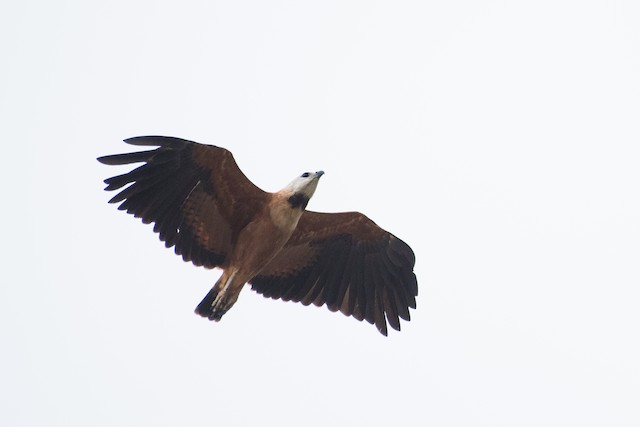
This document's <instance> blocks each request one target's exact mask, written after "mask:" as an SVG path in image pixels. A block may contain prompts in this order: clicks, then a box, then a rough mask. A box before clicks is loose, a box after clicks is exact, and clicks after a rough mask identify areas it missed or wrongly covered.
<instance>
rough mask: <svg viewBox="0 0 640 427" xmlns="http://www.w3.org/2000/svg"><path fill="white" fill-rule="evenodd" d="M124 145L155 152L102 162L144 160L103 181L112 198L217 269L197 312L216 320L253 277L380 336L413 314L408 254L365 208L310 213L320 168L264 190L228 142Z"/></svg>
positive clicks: (152, 140)
mask: <svg viewBox="0 0 640 427" xmlns="http://www.w3.org/2000/svg"><path fill="white" fill-rule="evenodd" d="M125 142H126V143H128V144H132V145H140V146H155V147H158V148H156V149H154V150H147V151H141V152H135V153H126V154H116V155H111V156H104V157H100V158H98V160H99V161H100V162H102V163H105V164H108V165H122V164H130V163H139V162H141V163H143V164H142V165H141V166H139V167H138V168H136V169H134V170H132V171H130V172H128V173H126V174H124V175H119V176H115V177H112V178H108V179H106V180H105V183H106V184H107V187H106V188H105V189H106V190H108V191H113V190H120V192H119V193H118V194H116V196H115V197H113V198H112V199H111V200H110V201H109V202H110V203H118V202H122V203H121V204H120V206H119V207H118V209H120V210H125V211H127V213H130V214H133V215H134V216H135V217H138V218H142V221H143V222H144V223H146V224H149V223H155V225H154V228H153V230H154V231H155V232H156V233H158V234H159V237H160V240H162V241H164V242H165V246H166V247H172V246H173V247H175V252H176V254H178V255H181V256H182V258H183V259H184V260H185V261H190V262H192V263H193V264H195V265H197V266H204V267H206V268H214V267H219V268H221V269H222V270H223V274H222V276H221V277H220V279H219V280H218V282H217V283H216V284H215V286H214V287H213V288H212V289H211V291H210V292H209V293H208V294H207V296H206V297H205V298H204V299H203V300H202V302H201V303H200V304H199V305H198V307H197V308H196V313H197V314H199V315H201V316H203V317H207V318H209V319H211V320H216V321H217V320H220V318H221V317H222V316H223V315H224V313H226V311H227V310H229V308H231V306H232V305H233V304H234V303H235V301H236V300H237V298H238V295H239V293H240V291H241V290H242V288H243V286H244V285H245V284H246V283H250V284H251V287H252V289H254V290H255V291H257V292H258V293H261V294H263V295H264V296H266V297H270V298H274V299H282V300H284V301H295V302H302V303H303V304H304V305H309V304H311V303H313V304H315V305H317V306H321V305H324V304H326V305H327V307H328V308H329V309H330V310H331V311H338V310H340V311H341V312H342V313H344V314H345V315H347V316H353V317H354V318H356V319H358V320H363V319H364V320H367V321H368V322H369V323H372V324H375V325H376V327H377V328H378V330H379V331H380V332H381V333H382V334H384V335H386V334H387V322H388V323H389V325H390V326H391V327H392V328H394V329H396V330H400V320H399V319H404V320H409V319H410V316H409V308H415V307H416V300H415V298H416V296H417V294H418V286H417V282H416V277H415V275H414V273H413V266H414V263H415V258H414V254H413V251H412V250H411V248H410V247H409V246H408V245H407V244H406V243H404V242H403V241H402V240H400V239H398V238H397V237H395V236H394V235H392V234H391V233H389V232H387V231H385V230H383V229H382V228H380V227H378V226H377V225H376V224H375V223H374V222H373V221H371V220H370V219H369V218H367V217H366V216H364V215H363V214H361V213H358V212H345V213H318V212H311V211H306V210H305V208H306V205H307V202H308V200H309V199H310V198H311V196H312V195H313V193H314V191H315V189H316V186H317V183H318V180H319V179H320V177H321V176H322V175H323V172H322V171H320V172H316V173H308V172H307V173H304V174H303V175H302V176H300V177H298V178H296V179H295V180H294V181H293V182H292V183H291V184H289V185H288V186H287V187H285V188H284V189H283V190H281V191H279V192H276V193H268V192H265V191H263V190H261V189H259V188H258V187H256V186H255V185H254V184H253V183H252V182H251V181H249V180H248V179H247V177H246V176H245V175H244V174H243V173H242V172H241V171H240V169H239V168H238V165H237V164H236V162H235V160H234V159H233V156H232V155H231V153H230V152H229V151H227V150H225V149H224V148H220V147H216V146H212V145H203V144H198V143H196V142H192V141H187V140H184V139H179V138H171V137H163V136H144V137H136V138H131V139H127V140H125ZM123 187H126V188H124V189H122V188H123Z"/></svg>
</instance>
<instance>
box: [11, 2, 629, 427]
mask: <svg viewBox="0 0 640 427" xmlns="http://www.w3.org/2000/svg"><path fill="white" fill-rule="evenodd" d="M0 48H1V52H2V66H1V67H0V123H1V125H0V128H1V130H2V140H3V142H2V147H3V156H2V168H0V174H1V175H2V176H1V182H2V198H3V202H2V206H3V210H2V214H1V215H2V217H1V218H2V223H3V224H4V227H3V228H4V233H3V241H4V244H3V245H2V249H1V250H2V285H1V286H0V340H1V342H2V350H1V351H0V408H1V409H0V424H1V425H3V426H45V425H46V426H88V425H89V426H129V425H131V426H142V425H150V426H151V425H153V426H178V425H224V426H241V425H279V426H300V425H309V426H327V425H354V426H358V425H372V426H378V425H387V426H388V425H429V426H541V425H544V426H567V425H579V426H605V425H606V426H614V425H615V426H637V425H639V424H640V413H639V409H638V402H640V368H639V365H640V364H639V362H638V361H639V360H640V344H639V341H638V335H639V334H638V328H639V325H640V310H639V309H638V306H639V303H640V267H639V261H640V226H639V218H640V201H639V186H640V145H639V140H640V125H639V123H640V122H639V117H640V3H638V2H637V1H627V2H625V1H562V0H554V1H535V2H506V1H438V2H427V1H415V2H403V1H396V2H391V1H387V2H383V1H371V0H367V1H344V0H341V1H321V2H320V1H319V2H308V1H304V2H303V1H298V2H296V1H268V2H267V1H229V2H217V1H181V2H168V1H147V2H136V1H110V2H86V1H77V0H75V1H74V0H60V1H55V2H53V1H42V0H41V1H8V2H3V3H2V6H0ZM145 134H163V135H172V136H180V137H183V138H188V139H192V140H196V141H199V142H203V143H209V144H216V145H220V146H223V147H226V148H228V149H230V150H231V151H232V152H233V153H234V155H235V157H236V160H237V162H238V163H239V165H240V167H241V168H242V170H243V171H244V172H245V173H246V175H247V176H248V177H249V178H250V179H251V180H253V181H254V182H255V183H256V184H258V185H259V186H260V187H262V188H263V189H265V190H269V191H275V190H278V189H279V188H281V187H282V186H284V185H285V184H287V183H288V182H289V181H290V180H291V179H292V178H293V177H294V176H296V175H298V174H299V173H301V172H304V171H306V170H319V169H323V170H324V171H326V175H325V176H324V177H323V179H322V181H321V183H320V185H319V187H318V190H317V192H316V195H315V196H314V198H313V200H312V201H311V203H310V205H309V208H310V209H313V210H318V211H345V210H358V211H361V212H364V213H366V214H367V215H368V216H369V217H371V218H372V219H373V220H374V221H376V222H377V223H378V224H379V225H381V226H382V227H384V228H386V229H388V230H390V231H392V232H393V233H394V234H396V235H397V236H399V237H400V238H402V239H403V240H405V241H406V242H407V243H409V244H410V245H411V246H412V248H413V249H414V251H415V253H416V258H417V263H416V267H415V272H416V274H417V276H418V281H419V286H420V294H419V297H418V309H417V310H415V311H413V312H412V321H411V322H409V323H406V322H405V323H403V325H402V327H403V330H402V332H400V333H397V332H394V331H391V332H390V336H389V337H388V338H384V337H382V336H381V335H380V334H379V333H378V332H377V331H376V329H375V327H373V326H371V325H369V324H367V323H359V322H357V321H355V320H354V319H351V318H346V317H344V316H342V315H340V314H335V313H330V312H329V311H328V310H327V309H326V308H316V307H304V306H302V305H298V304H293V303H283V302H281V301H273V300H267V299H264V298H263V297H262V296H260V295H257V294H255V293H253V292H251V291H250V290H248V289H245V291H244V292H243V293H242V295H241V296H240V300H239V301H238V303H237V304H236V305H235V306H234V307H233V309H232V310H231V311H230V312H229V313H228V314H227V315H226V316H225V317H224V319H223V320H222V321H221V322H220V323H218V324H214V323H210V322H208V321H205V320H203V319H202V318H200V317H198V316H196V315H194V314H193V309H194V308H195V306H196V305H197V304H198V303H199V302H200V300H201V299H202V298H203V297H204V295H205V294H206V293H207V291H208V290H209V288H210V287H211V286H212V285H213V283H214V282H215V280H216V279H217V277H218V275H219V273H218V272H217V271H206V270H204V269H198V268H195V267H193V266H192V265H190V264H187V263H184V262H182V260H181V259H180V258H178V257H176V256H175V255H174V254H173V252H172V251H171V250H167V249H165V248H164V245H163V244H161V243H160V242H159V241H158V238H157V236H156V235H154V234H153V233H152V232H151V227H150V226H143V225H142V224H141V223H140V221H139V220H136V219H134V218H133V217H130V216H128V215H125V214H123V213H121V212H119V211H117V210H116V209H115V207H114V206H110V205H108V204H107V200H108V199H109V198H110V197H111V196H110V195H109V194H107V193H105V192H103V191H102V188H103V184H102V182H101V181H102V179H104V178H106V177H108V176H112V175H114V174H117V173H121V172H124V171H125V170H126V169H118V168H114V167H107V166H104V165H101V164H99V163H98V162H96V161H95V158H96V157H97V156H100V155H104V154H112V153H116V152H122V151H125V150H128V149H129V147H128V146H125V144H123V143H122V142H121V140H122V139H124V138H127V137H131V136H137V135H145Z"/></svg>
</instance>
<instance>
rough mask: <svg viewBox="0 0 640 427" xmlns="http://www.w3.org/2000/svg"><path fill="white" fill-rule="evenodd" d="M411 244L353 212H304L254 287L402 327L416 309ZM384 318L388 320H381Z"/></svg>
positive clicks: (286, 298) (382, 326) (378, 323)
mask: <svg viewBox="0 0 640 427" xmlns="http://www.w3.org/2000/svg"><path fill="white" fill-rule="evenodd" d="M414 264H415V257H414V254H413V251H412V250H411V248H410V247H409V246H408V245H407V244H406V243H404V242H403V241H402V240H400V239H398V238H397V237H395V236H394V235H392V234H391V233H389V232H387V231H385V230H383V229H382V228H380V227H378V226H377V225H376V224H375V223H374V222H373V221H371V220H370V219H369V218H367V217H366V216H364V215H362V214H360V213H357V212H348V213H333V214H328V213H317V212H310V211H306V212H305V213H304V214H303V215H302V217H301V218H300V223H299V224H298V228H297V229H296V231H295V232H294V234H293V236H292V237H291V239H290V240H289V242H288V243H287V244H286V246H285V247H284V248H283V250H282V251H281V252H280V253H279V254H278V255H277V256H276V258H275V259H273V260H272V261H271V262H270V263H269V264H268V265H267V266H266V267H265V268H264V269H263V270H262V271H261V272H260V274H259V275H258V276H256V277H254V278H253V279H251V280H250V283H251V286H252V289H254V290H255V291H257V292H258V293H261V294H263V295H264V296H265V297H269V298H274V299H282V300H284V301H295V302H301V303H302V304H304V305H309V304H311V303H313V304H315V305H317V306H322V305H323V304H326V305H327V307H328V308H329V310H331V311H338V310H340V311H341V312H342V313H343V314H345V315H347V316H353V317H355V318H356V319H358V320H363V319H364V320H366V321H368V322H369V323H372V324H375V325H376V327H377V328H378V330H379V331H380V332H381V333H382V334H384V335H387V322H388V323H389V325H391V327H392V328H393V329H396V330H400V320H399V319H404V320H409V319H410V316H409V308H416V296H417V295H418V284H417V281H416V276H415V274H414V273H413V267H414ZM385 319H386V320H385Z"/></svg>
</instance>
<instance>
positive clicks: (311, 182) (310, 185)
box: [282, 171, 324, 209]
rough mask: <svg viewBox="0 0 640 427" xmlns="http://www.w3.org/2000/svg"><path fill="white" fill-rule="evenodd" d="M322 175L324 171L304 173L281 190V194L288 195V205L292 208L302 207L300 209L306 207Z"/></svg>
mask: <svg viewBox="0 0 640 427" xmlns="http://www.w3.org/2000/svg"><path fill="white" fill-rule="evenodd" d="M322 175H324V171H318V172H305V173H303V174H302V175H300V176H299V177H297V178H296V179H294V180H293V181H291V182H290V183H289V185H287V186H286V187H285V188H283V189H282V192H283V193H287V194H289V203H290V204H291V206H292V207H294V208H298V207H302V209H304V208H306V207H307V203H309V199H311V196H313V193H315V191H316V187H317V186H318V181H319V180H320V177H321V176H322Z"/></svg>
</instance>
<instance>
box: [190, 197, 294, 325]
mask: <svg viewBox="0 0 640 427" xmlns="http://www.w3.org/2000/svg"><path fill="white" fill-rule="evenodd" d="M289 197H291V193H290V192H287V191H283V192H278V193H273V194H271V195H270V196H269V197H268V202H267V203H266V204H265V205H264V207H263V209H262V210H261V211H259V212H256V216H255V217H254V218H253V219H252V220H251V222H249V224H247V226H246V227H245V228H243V229H242V230H241V231H240V233H239V234H238V239H237V241H236V244H235V245H234V247H233V250H232V251H231V255H230V256H229V258H228V266H227V267H226V268H225V269H224V272H223V273H222V276H220V279H218V282H216V284H215V286H214V287H213V289H212V290H211V292H210V294H211V297H213V298H214V301H213V302H212V303H211V305H213V306H216V307H217V310H214V312H213V313H207V312H206V308H207V305H209V299H208V298H205V300H204V301H203V303H204V304H200V305H199V306H198V308H196V313H198V314H201V315H204V314H207V315H206V316H205V317H210V318H211V319H212V320H220V318H221V317H222V315H223V314H224V313H225V312H226V311H227V310H229V309H230V308H231V306H232V305H233V304H234V303H235V302H236V301H237V299H238V296H239V295H240V291H242V288H243V287H244V285H245V284H246V283H247V282H248V281H249V280H250V279H251V278H253V277H255V276H257V275H258V273H260V271H261V270H262V269H263V268H264V267H265V266H266V265H267V264H268V263H269V262H270V261H271V260H272V259H273V258H275V256H276V255H277V254H278V253H279V252H280V251H281V250H282V248H283V247H284V245H285V244H286V243H287V241H288V240H289V238H290V237H291V235H292V234H293V232H294V230H295V229H296V227H297V225H298V221H299V220H300V217H301V216H302V212H303V211H302V209H299V208H294V207H292V206H291V204H290V203H289V202H288V199H289Z"/></svg>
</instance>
